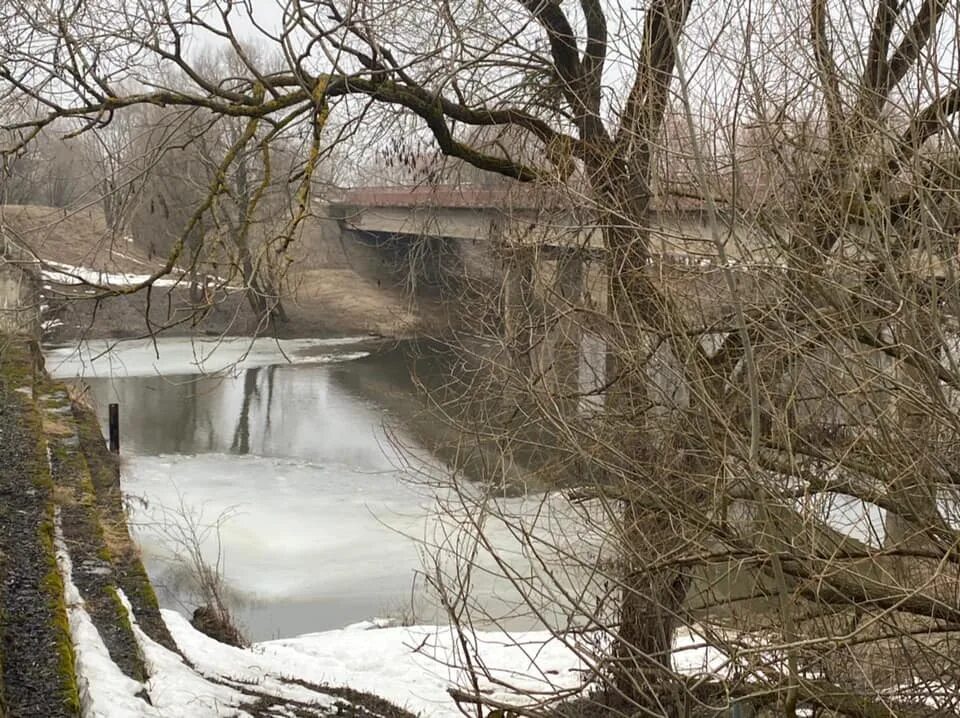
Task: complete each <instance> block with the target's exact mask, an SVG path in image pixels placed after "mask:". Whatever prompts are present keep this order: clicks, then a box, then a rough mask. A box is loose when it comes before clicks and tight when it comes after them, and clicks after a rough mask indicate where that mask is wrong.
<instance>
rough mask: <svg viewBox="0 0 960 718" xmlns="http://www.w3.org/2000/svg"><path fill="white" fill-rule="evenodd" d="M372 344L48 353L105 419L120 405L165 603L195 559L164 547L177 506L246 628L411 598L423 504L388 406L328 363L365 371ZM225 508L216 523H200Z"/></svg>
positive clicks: (304, 621) (299, 627) (53, 366)
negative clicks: (83, 387)
mask: <svg viewBox="0 0 960 718" xmlns="http://www.w3.org/2000/svg"><path fill="white" fill-rule="evenodd" d="M108 349H109V351H107V350H108ZM365 355H366V354H365V352H363V351H361V350H359V349H358V348H357V345H356V342H355V341H350V340H296V341H285V342H279V343H278V342H275V341H272V340H265V339H258V340H257V341H256V342H251V341H250V340H243V339H241V340H234V341H229V342H218V343H215V342H208V341H197V340H193V341H191V340H189V339H166V340H160V341H159V342H158V343H157V344H156V345H154V344H153V343H150V342H143V341H129V342H127V341H123V342H119V343H111V344H109V345H108V344H107V343H91V345H85V346H84V347H83V349H82V351H80V352H77V351H76V350H75V349H73V348H63V349H51V350H49V351H48V352H47V368H48V369H49V370H50V371H51V372H52V373H53V374H54V375H56V376H61V377H70V376H82V377H84V379H85V380H86V382H87V383H88V384H89V385H90V389H91V393H92V395H93V398H94V399H95V401H96V404H97V406H98V409H99V411H100V414H101V420H102V421H104V420H105V414H106V408H107V405H108V404H109V403H111V402H117V403H119V405H120V411H121V417H122V419H121V442H122V450H121V453H122V455H123V457H124V462H125V463H124V471H123V477H124V488H125V490H126V491H127V493H128V494H129V495H130V496H132V497H134V500H133V501H132V506H133V507H134V516H133V518H134V521H135V524H136V529H135V530H136V533H137V535H138V538H139V540H140V542H141V544H142V546H143V549H144V553H145V557H146V560H147V564H148V570H149V572H150V574H151V577H152V578H153V579H154V581H155V583H156V584H157V585H158V588H159V590H160V593H161V595H162V600H163V602H164V603H166V604H167V605H168V606H170V607H176V608H181V609H182V610H189V608H190V606H189V600H190V599H189V596H190V591H189V585H188V583H189V582H188V581H187V576H188V574H189V572H188V571H187V570H185V568H184V567H183V565H182V562H178V561H177V560H175V558H176V557H175V556H174V555H173V554H175V553H176V549H177V548H178V546H177V544H178V543H180V542H181V539H183V538H184V535H183V532H182V529H180V528H175V527H176V526H181V527H182V526H183V525H184V522H183V520H182V516H179V517H178V515H184V514H185V515H187V516H192V517H193V523H194V524H195V525H196V527H197V530H198V532H200V533H202V534H203V535H202V536H201V538H202V539H203V540H204V549H205V553H206V555H207V558H208V560H212V561H214V562H215V561H217V560H218V559H219V560H220V561H221V563H222V567H223V571H224V574H225V576H226V579H227V586H228V589H229V591H230V594H231V600H232V601H233V602H234V605H235V606H236V607H237V612H238V614H239V618H240V621H241V623H243V624H245V625H246V628H247V631H248V633H249V635H250V638H252V639H262V638H269V637H274V636H289V635H295V634H298V633H304V632H307V631H319V630H324V629H328V628H335V627H341V626H343V625H345V624H347V623H350V622H353V621H359V620H363V619H367V618H371V617H374V616H382V615H385V614H390V613H395V612H398V611H406V610H407V608H406V607H407V606H409V604H410V602H411V596H414V599H416V598H417V596H418V595H419V589H418V588H417V587H415V585H414V578H415V571H416V569H417V568H419V566H420V565H421V563H420V560H419V556H418V548H417V545H416V543H415V542H414V541H412V540H409V539H408V538H407V536H408V535H413V536H418V537H419V536H422V535H423V531H424V525H425V523H424V522H425V516H426V515H427V509H426V508H425V507H426V506H427V505H428V504H429V501H428V500H427V496H426V495H425V493H424V492H423V491H422V490H418V489H417V488H415V487H413V486H411V485H410V484H409V483H408V482H405V481H403V480H402V476H401V471H400V470H399V468H398V462H399V457H398V456H397V455H396V452H395V451H394V450H393V449H392V446H391V443H390V441H389V440H388V438H387V434H386V432H385V430H384V411H383V409H381V407H380V406H378V405H377V403H376V401H374V400H372V399H369V398H363V397H361V396H359V395H358V394H357V392H353V393H351V392H349V391H347V390H346V389H345V388H344V387H343V386H342V385H341V383H340V382H338V380H337V377H336V372H335V371H334V369H335V368H336V367H337V366H338V365H342V364H344V363H346V362H356V364H355V365H353V366H352V367H351V375H352V381H353V382H356V381H358V380H359V381H362V380H363V376H364V372H365V371H366V369H365V368H364V364H363V362H362V361H360V362H358V361H357V360H360V359H362V358H363V357H364V356H365ZM402 361H403V360H402V359H401V358H399V357H398V358H397V362H402ZM381 364H382V362H381ZM369 371H378V372H380V373H382V371H381V370H379V369H377V368H376V367H375V366H373V367H371V368H370V369H369ZM358 377H359V378H358ZM401 390H402V389H401ZM220 517H223V519H224V520H223V521H222V522H220V527H219V531H218V532H217V531H208V530H205V529H206V527H209V526H210V524H211V523H216V522H217V520H218V518H220ZM180 548H183V547H182V546H180ZM181 553H182V552H181ZM185 604H186V605H185ZM418 618H421V616H418ZM422 618H423V619H427V620H429V619H433V618H436V616H434V615H426V616H422Z"/></svg>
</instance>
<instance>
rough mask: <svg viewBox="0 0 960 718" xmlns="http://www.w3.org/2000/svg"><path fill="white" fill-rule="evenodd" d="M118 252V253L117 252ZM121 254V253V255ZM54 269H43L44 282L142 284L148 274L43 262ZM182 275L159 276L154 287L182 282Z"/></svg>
mask: <svg viewBox="0 0 960 718" xmlns="http://www.w3.org/2000/svg"><path fill="white" fill-rule="evenodd" d="M118 254H119V253H118ZM121 256H123V255H121ZM45 264H46V265H48V266H50V267H55V269H44V270H43V272H42V274H43V279H44V281H46V282H56V283H57V284H84V283H88V284H96V285H98V286H101V287H106V286H110V287H126V286H132V285H136V284H142V283H143V282H145V281H147V280H148V279H149V278H150V276H151V275H149V274H128V273H125V272H104V271H101V270H99V269H90V268H89V267H75V266H73V265H72V264H63V263H62V262H50V261H48V262H45ZM183 283H184V279H183V277H179V276H173V275H171V276H167V277H161V278H159V279H157V280H156V281H155V282H154V286H155V287H173V286H176V285H178V284H183Z"/></svg>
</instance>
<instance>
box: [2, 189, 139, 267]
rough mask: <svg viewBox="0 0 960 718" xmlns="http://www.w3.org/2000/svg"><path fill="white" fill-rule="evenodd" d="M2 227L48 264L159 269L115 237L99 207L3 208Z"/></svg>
mask: <svg viewBox="0 0 960 718" xmlns="http://www.w3.org/2000/svg"><path fill="white" fill-rule="evenodd" d="M0 223H2V224H3V226H4V228H5V229H6V230H7V231H8V232H10V233H11V234H12V235H13V236H14V237H15V238H17V239H18V240H20V241H22V242H24V243H25V244H26V245H27V246H29V247H30V248H31V249H32V250H33V251H34V253H35V254H37V255H38V256H39V257H40V258H41V259H44V260H46V261H53V262H62V263H64V264H70V265H73V266H83V267H90V268H93V269H100V270H104V271H121V272H139V273H143V272H145V271H146V270H147V269H148V268H151V267H155V266H156V263H155V262H148V261H147V259H146V255H145V253H143V252H142V251H141V250H140V249H139V248H138V247H136V246H135V245H134V244H133V243H132V242H127V241H126V239H125V238H124V237H116V236H113V235H112V234H111V233H110V231H109V230H108V229H107V226H106V222H105V221H104V219H103V212H102V211H101V210H100V209H99V208H97V207H85V208H82V209H76V210H64V209H59V208H55V207H41V206H36V205H0Z"/></svg>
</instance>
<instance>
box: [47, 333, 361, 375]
mask: <svg viewBox="0 0 960 718" xmlns="http://www.w3.org/2000/svg"><path fill="white" fill-rule="evenodd" d="M363 339H364V337H338V338H333V339H272V338H268V337H257V338H255V339H252V338H249V337H228V338H210V339H201V338H193V339H185V338H180V337H160V338H158V339H156V341H154V340H150V339H139V340H123V341H111V340H107V339H97V340H90V341H85V342H82V343H81V344H80V345H79V346H78V345H75V344H72V345H70V346H66V347H55V348H50V349H48V350H46V351H45V352H44V354H45V356H46V362H47V371H49V372H50V373H51V374H52V375H53V376H54V377H57V378H62V377H74V376H80V377H110V376H119V377H134V376H157V375H159V374H161V373H162V374H165V375H183V374H212V373H217V372H224V371H228V372H237V371H241V370H243V369H249V368H251V367H257V366H269V365H271V364H286V363H294V364H308V363H329V362H337V361H349V360H351V359H358V358H360V357H363V356H366V355H367V352H362V351H356V350H351V348H350V347H351V345H356V344H357V342H359V341H362V340H363Z"/></svg>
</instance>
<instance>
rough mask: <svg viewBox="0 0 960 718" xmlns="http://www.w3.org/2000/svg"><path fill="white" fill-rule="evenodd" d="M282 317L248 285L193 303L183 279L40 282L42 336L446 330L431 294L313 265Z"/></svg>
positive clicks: (395, 334) (59, 340)
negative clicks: (125, 287) (99, 286)
mask: <svg viewBox="0 0 960 718" xmlns="http://www.w3.org/2000/svg"><path fill="white" fill-rule="evenodd" d="M290 280H291V281H290V284H291V287H290V293H289V294H288V296H287V297H286V298H285V299H284V303H283V307H284V311H285V313H286V321H282V322H273V323H272V322H269V321H266V320H265V319H264V317H262V316H259V315H257V314H256V313H255V312H254V311H253V310H252V309H251V307H250V304H249V300H248V297H247V294H246V292H244V291H243V290H239V289H236V290H226V291H220V292H217V293H216V294H215V295H213V296H210V297H209V303H206V302H204V303H200V304H198V303H196V302H195V301H194V300H195V297H191V292H190V291H189V289H188V288H187V287H185V286H173V287H160V288H157V289H154V290H152V291H151V292H149V293H148V292H146V291H140V292H137V293H135V294H124V295H121V296H102V294H101V293H98V292H97V291H96V290H95V289H93V288H90V287H84V286H82V285H64V284H56V283H52V282H49V281H47V282H46V283H45V284H44V288H43V300H42V301H43V306H44V335H43V340H44V342H45V343H53V344H63V343H68V342H73V341H79V340H81V339H121V338H123V339H130V338H136V337H146V336H151V335H154V334H162V335H165V336H175V337H183V336H203V335H207V336H275V337H277V338H280V339H298V338H307V337H338V336H357V335H374V336H381V337H389V338H394V339H405V338H409V337H413V336H416V335H420V334H438V333H443V332H444V331H445V329H446V326H447V324H448V322H449V318H448V315H447V311H446V309H445V308H444V307H443V305H442V303H441V302H440V301H439V300H437V299H434V298H430V297H421V298H417V299H416V300H414V299H413V298H411V297H407V296H405V295H404V293H403V292H402V291H401V290H400V289H398V288H390V287H385V286H378V285H377V284H376V283H374V282H372V281H370V280H366V279H364V278H363V277H361V276H360V275H358V274H356V273H355V272H353V271H352V270H348V269H311V270H306V271H301V272H298V273H294V274H292V275H291V277H290Z"/></svg>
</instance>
